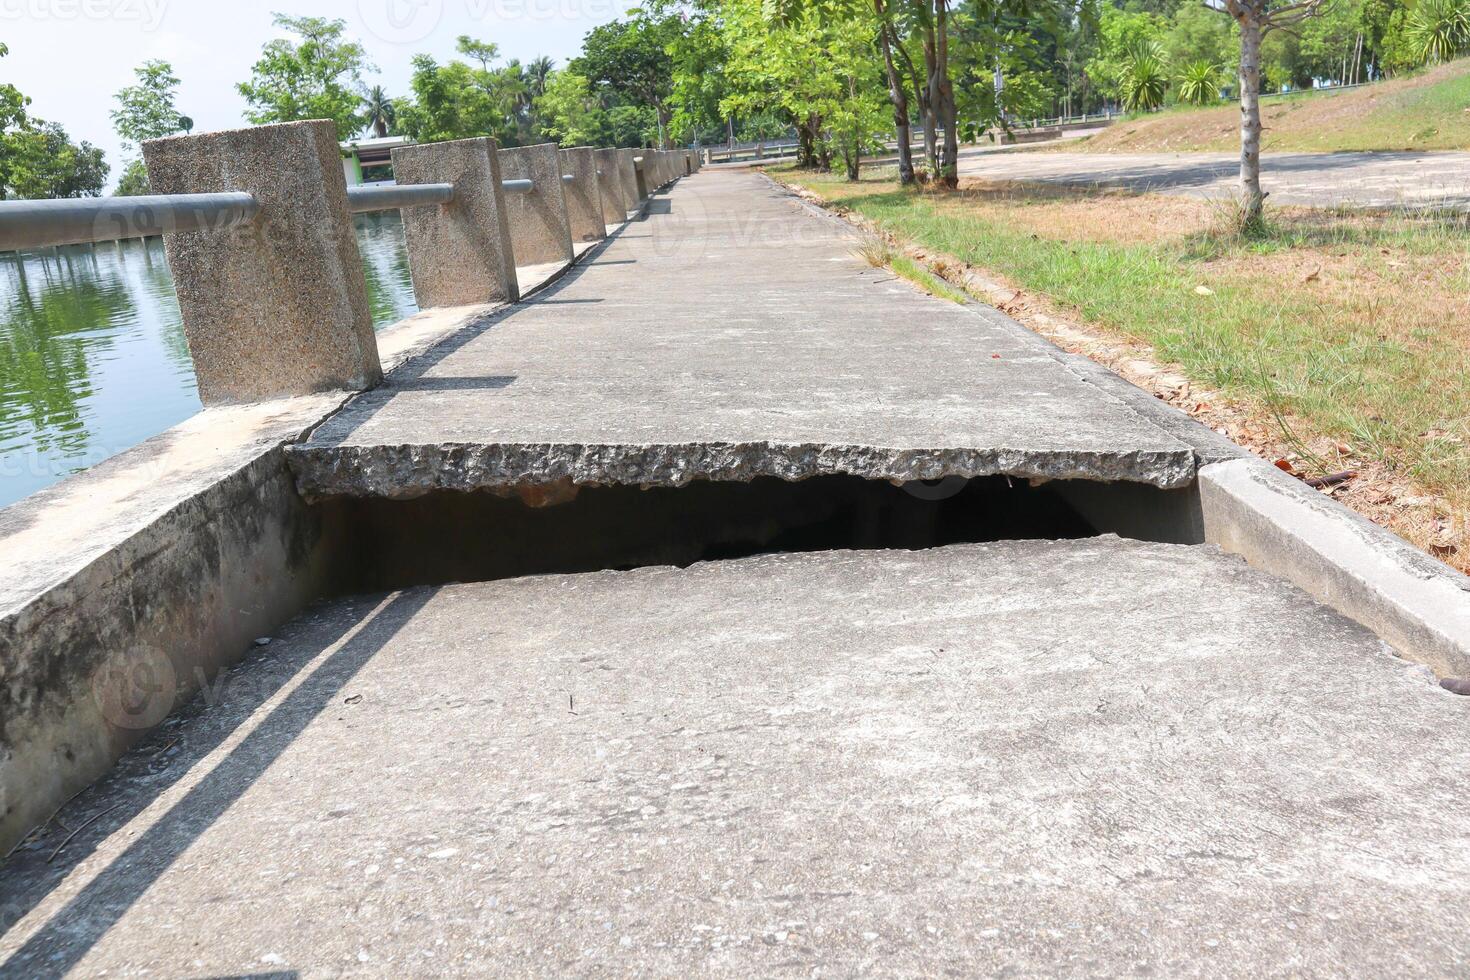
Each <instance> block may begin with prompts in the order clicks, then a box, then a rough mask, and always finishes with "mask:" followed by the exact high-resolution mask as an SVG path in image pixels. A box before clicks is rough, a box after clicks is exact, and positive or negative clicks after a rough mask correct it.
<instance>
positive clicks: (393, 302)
mask: <svg viewBox="0 0 1470 980" xmlns="http://www.w3.org/2000/svg"><path fill="white" fill-rule="evenodd" d="M357 241H358V246H359V249H360V250H361V252H362V261H363V272H364V273H365V275H366V278H367V294H368V303H369V304H370V305H371V307H372V312H373V323H374V324H375V325H376V326H377V327H378V328H379V329H381V328H382V327H384V326H386V325H387V324H390V323H393V322H394V321H396V320H400V319H402V318H403V317H405V316H408V315H409V314H410V313H413V312H414V311H415V310H416V309H417V307H416V306H415V305H414V300H413V286H412V283H411V282H410V280H409V275H408V253H407V251H406V250H405V248H404V245H403V225H402V223H401V222H400V221H399V218H398V214H397V213H396V212H388V213H385V214H378V215H361V216H359V217H358V219H357ZM198 410H199V396H198V394H197V392H196V391H195V384H194V368H193V365H192V364H191V363H190V361H189V350H188V347H187V345H186V344H185V343H184V331H183V327H182V326H181V325H180V323H179V304H178V300H177V298H176V297H175V296H174V288H173V280H172V278H171V277H170V276H169V272H168V264H167V262H166V261H165V260H164V253H163V243H162V241H160V240H159V239H156V238H154V239H148V240H147V241H139V242H119V243H115V244H107V245H96V246H88V245H77V246H72V247H69V248H60V249H46V250H44V251H39V252H25V253H19V254H17V253H14V252H10V253H0V507H3V506H5V505H6V504H9V503H13V502H15V501H17V500H19V499H20V498H22V497H24V496H26V495H27V494H31V493H35V492H36V491H37V490H40V489H41V488H42V487H46V486H49V485H51V484H52V483H55V482H56V481H57V480H59V479H61V478H62V477H64V476H66V475H67V474H69V473H75V472H77V471H79V470H83V469H86V468H87V467H88V466H91V465H92V464H94V463H96V462H98V461H100V460H103V459H106V458H107V457H108V456H111V455H113V454H115V453H119V452H121V451H123V450H124V449H128V448H130V447H132V446H136V445H137V444H138V443H140V442H142V441H143V440H144V439H147V438H148V437H149V436H153V435H157V434H158V433H159V432H162V431H163V430H164V429H167V428H168V427H170V426H172V425H175V424H177V423H179V422H181V421H183V420H184V419H186V418H188V417H189V416H190V415H192V414H194V413H195V412H197V411H198Z"/></svg>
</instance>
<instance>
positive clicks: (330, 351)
mask: <svg viewBox="0 0 1470 980" xmlns="http://www.w3.org/2000/svg"><path fill="white" fill-rule="evenodd" d="M143 160H144V162H145V164H146V165H147V167H148V182H149V184H150V186H151V187H152V189H153V193H155V194H196V193H220V192H225V191H244V192H247V193H250V194H253V195H255V200H256V202H257V203H258V204H259V206H260V212H259V214H257V216H256V218H255V220H254V221H253V222H252V223H251V224H249V225H247V226H243V227H238V228H232V229H214V230H207V231H189V232H177V233H174V234H169V235H165V236H164V239H163V244H164V248H165V250H166V251H167V254H168V264H169V268H170V269H171V270H173V279H174V288H175V289H176V290H177V292H178V295H179V312H180V314H181V315H182V317H183V321H184V336H185V338H186V339H187V340H188V342H189V353H190V354H191V355H192V356H193V359H194V373H195V374H196V376H197V377H198V380H199V398H200V400H201V401H202V402H204V404H206V405H218V404H228V403H232V402H249V401H261V400H264V399H267V398H277V397H281V396H285V395H301V394H308V393H310V392H314V391H329V390H332V389H338V388H350V389H359V388H367V387H370V386H372V385H374V384H377V382H378V381H379V380H380V379H381V378H382V368H381V366H380V365H379V363H378V344H377V338H376V337H375V336H374V334H373V317H372V311H371V308H370V307H369V306H368V300H367V283H366V280H365V279H364V277H363V270H362V256H361V255H359V254H358V251H357V234H356V232H355V231H354V229H353V225H352V215H351V213H350V212H349V211H348V210H347V181H346V178H345V177H344V176H343V173H342V153H341V150H340V149H339V148H338V146H337V127H336V125H335V124H334V123H331V122H327V121H323V120H314V121H309V122H294V123H283V124H280V125H274V126H256V127H254V128H252V129H236V130H230V131H227V132H220V133H200V134H199V135H197V136H168V137H165V138H163V139H158V140H149V141H147V142H145V143H144V144H143Z"/></svg>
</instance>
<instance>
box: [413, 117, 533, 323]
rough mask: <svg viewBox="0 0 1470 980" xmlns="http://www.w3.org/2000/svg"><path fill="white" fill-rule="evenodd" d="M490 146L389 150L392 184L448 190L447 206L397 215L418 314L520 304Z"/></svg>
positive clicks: (486, 142)
mask: <svg viewBox="0 0 1470 980" xmlns="http://www.w3.org/2000/svg"><path fill="white" fill-rule="evenodd" d="M498 156H499V155H498V153H497V152H496V146H495V141H494V140H492V139H488V138H485V137H480V138H478V139H467V140H453V141H451V142H448V143H417V144H410V145H408V146H396V147H394V148H393V176H394V179H395V180H396V181H397V182H398V183H400V184H453V185H454V200H452V201H450V202H449V203H448V204H434V205H429V206H426V207H416V208H403V209H402V214H403V234H404V237H405V238H406V239H407V241H408V269H409V272H410V273H411V274H412V276H413V292H414V297H415V298H416V299H417V300H418V304H419V308H420V309H424V310H427V309H432V308H433V307H436V306H467V305H469V304H472V303H497V302H508V303H513V302H515V301H516V300H517V299H519V298H520V295H521V291H520V285H519V283H518V282H517V280H516V263H515V256H514V254H513V253H512V250H511V241H510V226H509V224H508V222H507V219H506V206H505V194H504V192H503V191H502V189H501V186H500V179H501V178H500V161H499V158H498Z"/></svg>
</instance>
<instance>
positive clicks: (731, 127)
mask: <svg viewBox="0 0 1470 980" xmlns="http://www.w3.org/2000/svg"><path fill="white" fill-rule="evenodd" d="M725 140H726V142H725V145H726V146H728V147H729V148H730V149H731V150H734V149H735V117H734V116H731V117H730V118H728V119H726V120H725Z"/></svg>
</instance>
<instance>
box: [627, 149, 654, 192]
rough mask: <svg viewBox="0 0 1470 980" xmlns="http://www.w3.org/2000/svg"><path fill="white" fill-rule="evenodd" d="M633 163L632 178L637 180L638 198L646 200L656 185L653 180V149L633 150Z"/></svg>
mask: <svg viewBox="0 0 1470 980" xmlns="http://www.w3.org/2000/svg"><path fill="white" fill-rule="evenodd" d="M633 163H634V178H635V179H636V180H637V181H638V200H640V201H646V200H648V195H650V194H652V193H653V189H654V188H655V187H657V186H658V185H657V184H655V183H654V182H653V151H652V150H635V151H634V155H633Z"/></svg>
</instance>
